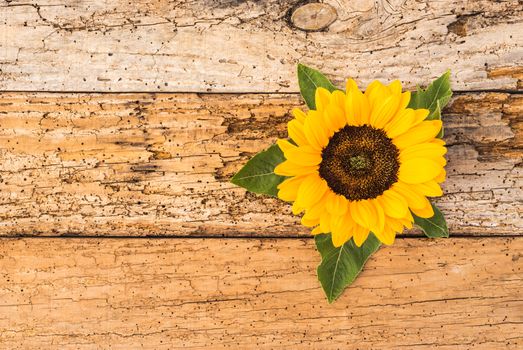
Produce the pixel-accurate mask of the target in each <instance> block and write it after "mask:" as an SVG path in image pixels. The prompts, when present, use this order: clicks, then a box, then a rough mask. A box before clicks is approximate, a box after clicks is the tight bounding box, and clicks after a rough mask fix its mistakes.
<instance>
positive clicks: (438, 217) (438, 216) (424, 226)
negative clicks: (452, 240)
mask: <svg viewBox="0 0 523 350" xmlns="http://www.w3.org/2000/svg"><path fill="white" fill-rule="evenodd" d="M430 204H431V205H432V209H434V216H433V217H431V218H428V219H424V218H420V217H419V216H416V215H415V214H414V213H412V216H413V217H414V223H415V224H416V225H417V226H419V228H421V230H423V232H424V233H425V235H426V236H427V237H430V238H437V237H445V238H447V237H448V236H449V229H448V227H447V221H446V220H445V217H444V216H443V213H442V212H441V211H440V210H439V209H438V207H436V206H435V205H434V204H433V203H432V202H431V203H430Z"/></svg>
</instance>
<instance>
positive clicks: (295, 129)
mask: <svg viewBox="0 0 523 350" xmlns="http://www.w3.org/2000/svg"><path fill="white" fill-rule="evenodd" d="M287 132H288V133H289V137H290V138H291V139H292V140H293V141H294V142H296V144H297V145H298V146H305V145H308V144H309V141H308V140H307V138H306V137H305V133H304V132H303V124H302V123H301V122H300V121H298V120H297V119H293V120H291V121H290V122H289V123H287Z"/></svg>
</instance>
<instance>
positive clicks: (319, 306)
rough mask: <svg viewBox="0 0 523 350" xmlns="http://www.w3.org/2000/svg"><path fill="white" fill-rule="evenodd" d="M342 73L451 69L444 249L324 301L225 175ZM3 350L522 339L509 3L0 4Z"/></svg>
mask: <svg viewBox="0 0 523 350" xmlns="http://www.w3.org/2000/svg"><path fill="white" fill-rule="evenodd" d="M297 62H302V63H305V64H310V65H312V66H314V67H316V68H319V69H321V70H322V71H324V72H325V73H326V74H327V75H329V76H330V77H332V78H333V80H334V81H335V82H336V83H338V84H341V83H342V82H343V80H344V79H345V78H346V77H349V76H351V77H354V78H355V79H356V80H357V81H359V82H360V83H361V84H363V85H364V84H367V83H368V82H369V81H370V80H372V79H375V78H377V79H382V80H384V81H388V80H392V79H395V78H399V79H401V80H402V81H403V82H404V83H405V84H406V87H407V88H414V87H415V86H416V85H417V84H423V83H427V82H429V81H430V80H431V79H433V78H435V77H436V76H438V75H440V74H441V73H442V72H444V71H445V70H446V69H447V68H450V69H451V70H452V84H453V88H454V90H455V95H454V98H453V99H452V101H451V103H450V105H449V107H448V108H446V109H445V111H444V119H445V123H446V136H445V140H446V141H447V144H448V145H449V154H448V159H449V162H448V167H447V169H448V174H449V176H448V180H447V182H446V183H445V185H444V191H445V196H444V197H442V198H440V199H438V205H439V206H440V207H441V208H442V210H443V211H444V213H445V214H446V216H447V220H448V223H449V226H450V230H451V234H452V238H449V239H446V240H445V239H439V240H429V239H426V238H424V237H422V235H421V234H420V232H419V231H411V232H406V233H405V234H403V235H401V236H400V238H399V239H397V240H396V243H395V244H394V246H391V247H384V248H382V249H381V250H380V251H378V252H377V253H376V254H375V255H374V256H373V257H372V258H371V260H370V261H369V263H368V264H367V266H366V267H365V270H364V272H363V273H362V274H361V275H360V277H359V278H358V280H357V281H356V282H355V283H354V284H353V285H352V286H351V287H350V288H349V289H347V290H346V292H345V293H344V294H343V296H342V297H341V298H340V299H339V300H338V301H337V302H336V303H335V304H333V305H328V304H327V302H326V300H325V298H324V296H323V293H322V291H321V289H320V287H319V283H318V281H317V279H316V275H315V269H316V266H317V265H318V263H319V260H320V259H319V254H318V253H317V252H316V251H315V249H314V242H313V240H312V239H311V237H310V236H309V234H308V232H307V230H306V229H304V228H303V227H301V226H299V225H298V219H297V218H296V217H293V216H292V215H290V210H289V207H288V206H287V205H286V204H282V203H281V202H279V201H278V200H275V199H271V198H266V197H261V196H256V195H252V194H248V193H246V192H245V191H244V190H242V189H240V188H237V187H234V186H233V185H231V184H230V183H229V182H228V179H229V178H230V176H231V175H232V174H234V173H235V171H237V170H238V169H239V167H241V165H242V164H243V163H244V162H245V161H246V160H247V159H249V157H251V156H252V155H253V154H255V153H257V152H258V151H260V150H262V149H264V148H266V147H267V146H268V145H270V144H272V143H273V142H274V140H275V139H276V138H277V137H283V136H284V135H285V133H286V131H285V123H286V121H288V120H289V118H290V115H289V110H290V109H291V108H293V107H295V106H299V105H303V103H302V101H301V99H300V97H299V95H298V93H297V91H298V88H297V84H296V77H295V67H296V63H297ZM0 91H1V92H0V236H1V238H0V348H1V349H141V348H143V349H175V348H183V347H187V348H197V349H200V348H201V349H204V348H205V349H214V348H216V349H221V348H237V349H249V348H254V349H275V348H285V349H308V348H314V349H338V348H349V349H396V348H402V349H403V348H407V349H434V348H441V349H469V348H471V349H472V348H474V349H489V350H490V349H521V348H522V347H523V220H522V218H521V216H522V207H523V205H522V201H523V188H522V187H523V179H522V164H523V94H522V91H523V4H522V3H521V2H518V1H499V2H493V1H482V0H480V1H453V0H442V1H430V0H425V1H422V0H419V1H403V0H377V1H374V0H359V1H353V0H350V1H349V0H325V1H323V3H322V4H316V3H314V4H312V3H311V2H310V1H295V0H284V1H282V0H280V1H277V0H266V1H239V0H214V1H213V0H194V1H187V0H179V1H166V0H156V1H148V0H139V1H130V2H129V1H121V0H116V1H102V0H76V1H70V2H68V1H66V2H63V1H62V2H60V1H58V0H47V1H45V2H43V1H32V0H7V1H6V0H1V1H0Z"/></svg>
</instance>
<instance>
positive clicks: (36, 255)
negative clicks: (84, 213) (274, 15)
mask: <svg viewBox="0 0 523 350" xmlns="http://www.w3.org/2000/svg"><path fill="white" fill-rule="evenodd" d="M522 251H523V238H482V239H470V238H469V239H463V238H462V239H458V238H454V239H448V240H436V241H434V240H432V241H431V240H429V239H400V240H398V241H397V242H396V244H395V245H394V246H392V247H386V248H382V249H380V250H379V251H378V252H377V253H376V254H375V255H374V256H373V258H371V260H370V261H369V263H368V264H367V266H366V268H365V270H364V271H363V273H362V274H361V276H360V277H359V278H358V279H357V280H356V282H355V283H354V284H353V285H352V286H351V287H350V288H349V289H348V290H347V291H346V293H345V294H344V295H343V296H342V297H341V298H340V299H339V300H338V301H337V302H336V303H335V304H332V305H328V304H327V303H326V302H324V296H323V293H322V291H321V289H320V287H319V285H318V281H317V280H316V277H315V275H314V273H313V270H314V268H315V267H316V265H317V263H318V260H319V257H318V255H317V254H316V253H315V252H314V243H313V240H312V239H265V240H257V239H225V240H223V239H218V240H216V239H167V240H164V239H153V240H148V239H125V240H122V239H114V240H113V239H90V240H80V239H69V240H65V239H16V240H10V239H3V240H2V245H1V246H0V264H1V266H2V271H1V272H0V280H1V287H0V342H1V344H2V346H3V347H4V348H9V349H15V348H24V349H30V348H32V349H36V348H41V346H42V344H45V347H44V348H45V349H93V348H104V349H105V348H111V349H131V348H132V349H136V348H144V349H178V348H182V347H190V348H198V349H210V348H211V349H222V348H232V349H280V348H281V349H289V348H291V349H296V348H305V349H310V348H314V349H340V348H347V347H349V348H354V349H355V348H358V349H400V348H401V349H405V348H408V349H434V348H436V347H437V348H441V349H469V348H474V349H485V350H492V349H521V347H522V346H523V295H522V294H521V290H522V289H523V279H522V278H521V277H522V272H523V255H521V252H522Z"/></svg>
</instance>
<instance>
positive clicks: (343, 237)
mask: <svg viewBox="0 0 523 350" xmlns="http://www.w3.org/2000/svg"><path fill="white" fill-rule="evenodd" d="M351 237H352V231H351V230H342V231H337V232H334V231H333V233H332V244H333V245H334V246H335V247H341V246H342V245H344V244H345V242H347V241H348V240H349V239H351Z"/></svg>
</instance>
